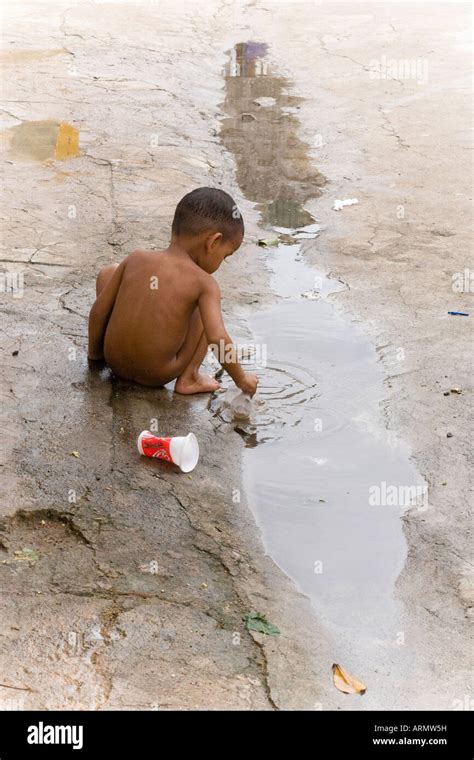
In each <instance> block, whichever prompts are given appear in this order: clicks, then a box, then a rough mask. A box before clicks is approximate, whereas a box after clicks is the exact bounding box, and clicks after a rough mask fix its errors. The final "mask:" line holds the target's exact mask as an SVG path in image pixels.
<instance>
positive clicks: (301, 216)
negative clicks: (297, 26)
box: [211, 43, 424, 654]
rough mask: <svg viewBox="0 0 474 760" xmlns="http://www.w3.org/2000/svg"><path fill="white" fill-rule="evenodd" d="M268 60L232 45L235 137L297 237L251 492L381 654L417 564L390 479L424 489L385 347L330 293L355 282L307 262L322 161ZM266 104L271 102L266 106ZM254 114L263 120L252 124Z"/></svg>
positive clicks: (230, 141)
mask: <svg viewBox="0 0 474 760" xmlns="http://www.w3.org/2000/svg"><path fill="white" fill-rule="evenodd" d="M266 55H267V50H266V47H265V46H264V45H261V44H259V43H242V44H241V45H237V46H236V48H235V49H234V51H232V53H231V55H230V62H229V65H228V69H227V76H226V93H227V94H226V101H225V105H224V109H225V110H226V111H227V113H229V114H230V117H229V118H228V119H225V120H224V129H223V132H222V139H223V142H224V144H225V145H226V147H227V148H228V149H229V150H231V151H232V152H233V153H234V155H235V158H236V162H237V177H238V180H239V183H240V187H241V189H242V191H243V193H244V194H245V195H246V196H247V197H248V198H250V199H251V200H253V201H254V202H255V203H257V204H258V207H259V208H260V210H261V215H262V223H263V224H264V225H266V226H267V227H269V228H270V231H269V235H268V236H269V237H271V235H272V234H274V233H276V234H280V235H281V234H282V235H284V236H286V237H284V238H283V242H280V243H279V244H278V245H277V246H274V247H269V248H266V249H263V250H265V254H266V265H267V266H268V268H269V270H270V273H271V286H272V289H273V290H274V291H275V292H276V293H277V294H278V295H280V296H281V300H280V302H279V303H278V305H276V306H273V307H271V308H268V309H266V310H264V311H260V312H259V313H254V314H252V315H251V316H250V318H249V326H250V328H251V330H252V332H253V335H254V341H255V343H256V344H257V345H264V346H265V348H266V355H267V357H268V358H267V366H266V367H264V368H257V372H258V374H259V376H260V384H259V389H258V398H259V403H258V404H255V406H254V413H253V418H252V420H251V423H252V425H251V427H248V428H245V426H243V427H242V426H239V425H237V426H236V427H237V432H239V433H240V434H241V435H243V437H244V438H245V439H246V443H247V446H246V449H245V451H244V462H243V464H244V486H245V490H246V493H247V496H248V500H249V503H250V505H251V507H252V509H253V510H254V512H255V515H256V518H257V521H258V523H259V525H260V527H261V530H262V534H263V540H264V544H265V547H266V549H267V551H268V552H269V553H270V555H271V556H272V557H273V558H274V560H275V561H276V562H277V563H278V564H279V565H280V567H281V568H282V569H283V570H284V571H285V572H286V573H287V574H288V575H289V576H290V577H292V578H293V579H294V581H295V582H296V584H297V586H298V587H299V588H300V589H301V590H302V591H303V592H304V593H306V594H307V595H308V596H309V597H310V598H311V600H312V602H313V605H314V607H315V608H316V610H317V612H318V617H319V619H320V620H324V619H325V620H326V622H327V624H328V625H329V626H330V628H331V630H332V631H334V632H337V641H338V643H339V644H340V645H341V646H342V647H344V645H343V644H342V642H345V645H347V651H348V652H349V651H351V649H350V648H351V644H355V643H356V644H357V648H358V651H359V652H361V651H364V649H365V650H366V651H367V652H369V651H370V652H372V654H373V646H374V645H375V642H380V641H385V642H386V641H388V640H389V641H393V642H394V641H395V639H396V634H397V626H399V625H400V623H399V609H398V606H397V604H396V602H395V600H394V597H393V590H394V584H395V581H396V579H397V577H398V575H399V573H400V571H401V570H402V568H403V565H404V562H405V557H406V545H405V539H404V535H403V531H402V523H401V519H400V518H401V515H402V513H403V508H404V507H403V499H401V501H400V504H401V506H399V507H397V506H390V505H388V504H386V505H384V504H383V502H384V493H385V496H386V490H385V492H384V485H383V484H384V483H385V484H386V486H385V488H387V487H390V486H395V487H397V488H398V487H399V486H406V487H410V488H414V489H415V491H414V492H413V491H412V494H413V493H415V494H416V495H419V494H420V493H421V491H416V488H417V487H418V488H422V487H423V486H424V483H423V481H422V479H421V478H420V477H419V475H418V473H417V472H416V470H415V469H414V467H413V466H412V465H411V463H410V461H409V452H408V450H407V448H405V447H404V446H403V445H402V444H400V443H399V442H398V441H394V440H393V439H392V438H391V437H390V435H389V434H388V433H387V431H386V430H385V427H384V424H383V419H382V416H381V402H382V400H383V398H384V389H383V374H382V370H381V368H380V365H379V364H378V363H377V355H376V352H375V349H374V347H373V346H372V344H371V343H370V342H369V341H368V340H367V339H366V337H365V336H364V335H363V334H362V332H361V331H360V330H359V329H358V328H357V327H356V326H355V325H354V324H352V323H349V322H348V321H346V319H344V318H343V317H342V316H341V315H340V314H339V313H338V311H337V310H336V309H335V307H334V306H333V304H332V303H331V302H330V300H328V299H327V296H328V295H329V294H330V293H332V292H335V291H336V290H339V289H341V288H343V287H344V285H342V284H341V283H339V282H337V281H334V280H332V279H330V278H328V277H327V276H326V274H325V273H323V272H318V271H315V270H313V269H312V268H311V267H309V266H308V265H307V264H306V263H305V260H304V256H303V255H302V245H305V244H306V245H308V244H309V245H314V244H315V243H304V241H303V239H300V240H299V242H296V241H297V240H298V233H297V230H298V229H299V228H301V227H304V226H307V225H310V224H314V222H315V220H314V219H313V217H311V215H310V214H308V212H307V211H305V209H304V207H303V203H304V201H305V200H306V199H308V198H310V197H314V196H315V194H316V192H317V183H315V181H314V178H315V177H317V178H320V177H321V175H319V174H318V173H315V172H314V170H313V169H312V168H311V167H310V162H309V159H308V158H307V155H306V153H307V146H305V145H304V143H302V142H301V141H300V140H299V138H298V137H297V134H296V131H297V129H298V122H297V120H296V118H295V117H294V116H293V115H291V114H290V115H289V116H285V117H284V118H283V114H282V112H283V109H285V108H287V107H290V106H292V105H294V103H295V101H297V99H296V98H290V97H289V95H288V94H287V88H288V83H287V82H286V81H285V80H284V79H283V78H282V77H278V76H275V75H274V74H273V73H272V70H271V68H270V66H269V64H268V62H267V60H266ZM257 58H260V60H259V62H257ZM256 98H257V99H258V98H265V99H268V100H264V101H263V102H265V103H267V102H268V103H271V105H269V106H264V107H263V106H259V105H256V104H255V103H254V101H255V99H256ZM270 99H271V100H270ZM258 109H261V110H258ZM242 113H250V114H255V115H256V116H258V118H257V119H255V120H249V121H246V120H244V121H242V119H241V114H242ZM261 113H263V114H265V116H264V117H263V118H261V116H260V114H261ZM302 167H304V171H302ZM302 177H304V179H302ZM320 182H321V180H320ZM315 191H316V192H315ZM281 228H285V229H283V230H282V229H281ZM315 231H317V228H316V227H314V228H311V229H310V232H311V237H312V236H313V234H312V233H314V232H315ZM280 239H281V238H280ZM264 353H265V352H263V351H262V352H261V355H264ZM249 369H250V370H251V369H252V367H251V366H250V367H249ZM216 403H217V407H216V406H214V407H213V406H212V405H211V408H213V409H214V411H215V412H216V413H217V414H218V413H219V408H218V401H217V402H216ZM377 488H378V489H379V491H377ZM377 500H378V501H379V502H381V503H379V504H378V505H377V504H373V505H372V504H371V501H373V502H377Z"/></svg>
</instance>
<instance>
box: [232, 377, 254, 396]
mask: <svg viewBox="0 0 474 760" xmlns="http://www.w3.org/2000/svg"><path fill="white" fill-rule="evenodd" d="M257 385H258V377H257V375H253V374H252V373H251V372H244V377H243V379H242V380H241V381H240V383H238V384H237V387H238V388H240V390H241V391H242V392H243V393H247V394H248V395H249V396H255V392H256V390H257Z"/></svg>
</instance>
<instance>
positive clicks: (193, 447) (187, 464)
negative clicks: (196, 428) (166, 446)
mask: <svg viewBox="0 0 474 760" xmlns="http://www.w3.org/2000/svg"><path fill="white" fill-rule="evenodd" d="M170 454H171V458H172V459H173V462H174V463H175V464H177V465H178V467H179V469H180V470H181V471H182V472H191V470H194V468H195V467H196V465H197V463H198V459H199V443H198V440H197V438H196V436H195V435H194V433H188V435H186V436H174V437H173V438H172V439H171V442H170Z"/></svg>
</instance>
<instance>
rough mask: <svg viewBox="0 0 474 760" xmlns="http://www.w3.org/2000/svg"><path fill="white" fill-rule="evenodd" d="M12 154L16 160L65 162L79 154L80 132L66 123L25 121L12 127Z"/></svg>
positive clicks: (10, 131) (9, 131) (10, 130)
mask: <svg viewBox="0 0 474 760" xmlns="http://www.w3.org/2000/svg"><path fill="white" fill-rule="evenodd" d="M8 133H9V134H10V136H11V142H10V152H11V154H12V155H13V156H15V157H16V158H27V159H34V160H36V161H46V160H47V159H48V158H53V159H55V160H56V161H64V160H66V159H68V158H75V157H76V156H79V155H80V152H79V132H78V130H77V129H75V128H74V127H73V126H71V124H68V123H67V122H65V121H62V122H57V121H52V120H45V121H23V122H22V123H21V124H17V125H16V126H15V127H10V129H9V130H8Z"/></svg>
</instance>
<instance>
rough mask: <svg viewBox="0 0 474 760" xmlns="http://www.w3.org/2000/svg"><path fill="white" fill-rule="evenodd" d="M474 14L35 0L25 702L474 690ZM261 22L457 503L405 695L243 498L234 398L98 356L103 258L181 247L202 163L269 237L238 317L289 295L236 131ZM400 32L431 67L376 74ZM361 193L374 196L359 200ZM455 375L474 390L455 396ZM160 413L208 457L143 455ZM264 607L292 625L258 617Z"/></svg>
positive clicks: (25, 392) (4, 344)
mask: <svg viewBox="0 0 474 760" xmlns="http://www.w3.org/2000/svg"><path fill="white" fill-rule="evenodd" d="M468 21H469V10H468V8H467V6H463V5H459V6H457V12H456V13H453V11H452V6H451V5H436V9H435V10H432V11H431V12H430V11H429V10H427V6H426V5H424V6H422V7H421V9H419V8H415V9H408V8H407V6H404V5H396V4H386V5H382V4H379V3H377V4H373V5H370V4H367V5H365V4H357V6H355V5H339V4H337V5H332V4H331V5H325V4H319V3H314V4H307V3H305V4H293V5H292V6H291V7H290V6H288V5H285V4H281V3H278V4H272V3H271V2H270V0H267V1H266V2H265V0H262V2H256V3H248V4H246V3H243V2H242V3H241V2H236V3H224V2H208V3H205V4H197V3H192V2H182V1H180V2H179V3H171V2H167V0H165V2H161V1H160V3H156V2H152V1H151V0H150V1H149V2H146V1H145V0H143V2H139V3H138V2H137V3H134V4H132V3H129V4H126V3H105V4H101V3H99V4H96V3H86V2H71V0H70V1H69V2H62V1H61V0H60V1H59V2H55V3H52V2H44V3H43V2H35V3H26V2H25V3H21V4H11V5H10V7H9V9H8V12H7V15H6V19H5V26H4V37H5V46H4V47H5V52H4V63H5V66H6V69H5V70H6V71H7V75H6V76H5V77H4V83H3V90H4V91H3V102H4V107H5V109H6V110H5V111H4V113H3V119H2V127H3V132H2V145H1V147H2V153H3V158H4V175H5V182H4V193H3V200H4V207H5V208H6V222H5V231H4V237H3V255H2V259H3V264H2V267H3V271H5V272H21V273H22V274H23V275H24V293H23V295H22V297H16V296H18V295H20V294H19V293H17V294H15V293H4V294H2V298H3V302H4V307H3V319H2V328H1V330H2V331H1V350H2V374H1V377H2V388H1V393H2V402H3V403H2V422H3V425H2V428H3V442H2V443H3V447H2V449H3V450H2V462H1V464H2V467H1V477H2V494H3V495H4V498H3V500H2V507H1V514H2V522H1V524H0V528H1V530H0V537H1V538H0V554H1V555H2V556H1V558H0V559H1V561H2V564H1V565H0V573H1V590H2V594H1V602H0V603H1V605H2V615H1V618H0V619H1V623H0V662H1V678H0V681H1V684H0V706H1V707H3V708H4V709H9V708H13V709H18V708H19V709H28V708H35V709H58V708H70V709H80V708H91V709H127V708H129V709H150V708H151V709H204V708H211V709H217V708H228V709H275V708H283V709H285V708H286V709H294V708H305V709H314V708H315V706H316V707H317V708H320V707H322V708H323V709H328V708H337V709H363V708H364V707H367V706H372V707H385V706H390V705H393V706H394V707H395V706H396V707H400V708H402V709H409V708H410V707H426V708H428V709H430V708H431V709H439V708H443V707H447V708H450V707H452V706H453V700H454V699H460V700H463V699H464V697H465V695H466V694H467V695H469V694H470V683H469V677H468V673H467V668H466V663H465V656H466V651H467V642H468V634H467V630H466V628H467V617H468V616H469V611H470V610H472V596H473V592H472V583H471V580H470V576H469V572H468V571H469V569H470V568H471V567H472V565H470V564H469V563H468V562H467V560H466V558H467V557H468V550H467V533H468V527H469V523H468V516H467V506H468V503H469V502H468V499H469V495H468V477H467V467H468V453H467V452H468V450H469V449H468V440H467V430H468V427H467V412H468V402H469V398H470V379H469V376H468V370H469V363H468V362H466V357H467V356H468V348H469V338H468V329H469V320H467V319H463V318H456V317H448V316H447V311H448V310H450V309H459V310H468V311H469V308H468V306H469V304H468V298H469V294H468V293H461V294H456V293H454V292H453V290H452V287H451V276H452V274H453V273H455V272H462V271H464V268H465V267H468V266H469V258H468V255H469V245H470V243H471V237H470V230H469V226H468V224H467V219H466V217H467V214H466V206H465V201H466V198H467V196H468V193H469V184H468V183H469V180H468V176H467V174H468V173H467V171H466V170H467V168H468V164H467V161H466V158H465V156H466V152H465V151H466V147H467V144H466V141H465V138H464V135H463V132H462V130H463V121H462V114H463V113H466V111H465V110H464V109H466V105H465V97H466V96H465V87H466V84H467V74H466V71H465V69H467V65H468V64H467V60H466V59H467V54H466V52H465V46H466V37H465V33H464V29H465V27H466V23H467V22H468ZM420 38H423V49H420ZM246 39H260V40H263V41H265V42H268V43H269V44H270V49H271V54H272V56H273V57H274V58H275V59H276V60H277V62H279V65H280V68H281V71H282V73H283V74H285V75H287V76H289V77H290V79H291V81H292V82H293V86H294V91H295V93H296V94H297V95H298V96H300V97H303V98H304V99H305V100H304V101H303V102H302V105H301V107H300V111H299V118H300V122H301V137H302V139H303V140H305V141H306V142H308V144H309V145H312V146H313V145H315V146H316V147H315V149H314V160H315V164H316V168H317V169H318V170H319V171H321V172H323V174H324V175H325V176H326V177H327V178H328V180H329V183H328V185H327V186H326V187H325V189H324V192H323V194H322V196H321V197H320V198H318V199H315V200H314V201H312V202H309V203H308V208H309V210H310V211H312V212H313V213H314V214H315V216H316V217H317V218H318V219H320V220H321V222H322V224H323V226H324V228H325V232H324V235H323V236H321V238H320V239H319V240H318V241H317V245H316V246H308V250H307V252H306V253H307V256H308V257H309V258H310V260H312V261H314V262H315V263H316V262H317V263H318V266H319V267H321V266H326V267H327V269H328V270H329V269H330V270H331V271H333V272H335V273H337V275H338V276H341V277H342V278H343V279H344V281H345V282H347V283H348V285H349V289H348V290H347V291H345V292H342V293H339V294H337V296H335V297H334V298H335V301H336V303H337V304H338V305H339V306H340V308H341V309H344V310H346V311H347V312H348V313H350V314H352V315H354V317H355V318H358V319H360V320H363V322H364V324H365V325H366V327H367V330H368V331H369V333H370V335H371V337H372V339H373V340H374V342H375V343H376V344H377V346H378V347H379V350H380V356H381V360H382V361H383V363H384V366H385V368H386V372H387V400H386V408H385V411H386V419H387V425H388V426H389V427H390V428H391V429H393V430H394V431H396V432H397V433H400V434H401V435H403V436H404V437H405V438H406V439H407V440H408V441H409V442H410V444H411V446H412V450H413V457H414V460H415V462H416V463H417V465H418V467H419V469H420V471H421V473H422V474H423V476H424V477H425V478H426V479H427V481H428V482H429V485H430V495H429V496H430V509H429V510H428V511H427V512H424V513H413V514H410V515H408V516H407V518H406V519H405V530H406V536H407V540H408V543H409V554H408V560H407V564H406V567H405V569H404V571H403V573H402V575H401V577H400V579H399V582H398V588H397V593H398V596H399V597H400V599H401V600H402V601H403V602H404V605H405V609H406V615H405V618H404V619H403V620H402V621H401V631H403V632H404V634H405V639H406V642H407V643H406V646H407V647H410V648H411V652H412V655H413V660H412V661H413V667H412V670H411V673H409V674H408V675H407V674H405V673H404V674H403V678H402V677H400V676H397V673H396V672H392V671H391V670H390V667H389V665H387V671H388V672H387V690H386V693H384V694H383V695H381V694H378V695H373V696H371V695H370V688H369V691H368V693H367V695H366V697H364V700H365V701H362V700H360V699H359V700H358V701H357V702H354V701H352V702H348V701H347V699H348V698H347V697H344V695H341V694H339V693H337V692H336V691H335V690H334V688H333V687H332V684H331V682H330V667H331V664H332V661H333V657H334V648H333V644H332V642H331V637H330V636H329V635H328V633H327V631H325V630H324V628H323V627H322V625H321V624H320V622H318V621H317V620H316V619H315V618H314V616H313V614H312V612H311V610H310V608H309V604H308V602H307V600H306V599H305V598H303V597H302V596H301V595H299V594H298V593H297V592H296V591H295V589H294V587H293V585H292V583H291V582H290V581H289V580H288V579H286V578H285V577H284V576H283V575H282V573H281V572H280V571H279V570H278V568H276V567H275V565H274V564H273V563H272V561H271V559H270V558H268V557H266V556H265V555H264V554H263V552H262V548H261V544H260V538H259V535H258V532H257V530H256V527H255V524H254V521H253V518H252V516H251V513H250V512H249V510H248V508H247V505H246V504H245V498H244V494H242V501H241V503H239V504H235V503H234V502H233V500H232V490H233V489H239V488H240V451H241V446H242V442H241V440H240V438H239V437H238V436H236V434H235V433H234V432H233V431H232V430H225V429H219V430H216V429H215V427H214V424H213V420H212V418H211V417H210V416H209V414H208V412H207V399H199V398H198V399H193V400H190V399H183V398H176V397H174V396H173V395H172V393H171V392H170V391H168V390H166V389H164V390H158V391H156V390H150V389H146V388H139V387H137V386H131V385H128V384H126V383H123V382H120V381H116V380H112V379H111V378H110V376H109V375H108V373H107V371H97V372H92V371H90V370H89V368H88V366H87V362H86V355H85V346H86V318H87V314H88V310H89V308H90V304H91V301H92V299H93V287H94V278H95V274H96V272H97V270H98V269H99V268H100V266H102V265H103V264H105V263H108V262H111V261H116V260H120V258H121V257H122V256H123V255H125V254H126V253H128V252H129V251H130V250H131V249H132V248H139V247H155V248H158V247H160V246H162V245H165V244H166V243H167V239H168V232H169V226H170V220H171V217H172V213H173V211H174V207H175V204H176V202H177V200H179V198H180V197H181V196H182V195H183V194H184V193H185V192H187V191H188V190H189V189H190V188H192V187H196V186H199V185H203V184H212V185H221V186H223V187H224V188H225V189H227V190H229V192H231V193H232V194H234V195H235V197H236V199H237V200H238V203H239V205H240V206H241V208H242V210H243V213H244V216H245V219H246V222H247V228H248V240H249V242H248V243H247V244H246V245H245V246H244V248H243V251H242V253H241V254H240V257H239V258H238V259H237V260H236V261H235V262H232V263H231V264H230V265H229V269H228V270H227V271H226V272H224V273H222V275H223V276H222V277H221V275H220V274H219V279H220V281H221V284H222V286H223V291H224V296H225V299H224V300H225V303H226V311H227V314H226V317H227V320H228V321H229V323H230V327H231V328H233V331H234V333H237V334H239V332H242V333H245V314H246V308H247V307H248V304H249V303H251V302H253V301H255V300H256V299H260V300H265V299H266V298H269V297H271V296H270V295H269V294H268V293H267V289H266V284H267V275H266V273H265V269H264V267H263V261H262V253H261V252H257V253H256V252H255V246H254V243H253V241H254V240H255V238H256V236H257V235H258V234H259V230H258V228H257V218H258V215H257V213H256V211H255V209H254V208H253V205H252V204H251V203H249V202H248V201H246V199H245V198H242V197H241V193H240V191H239V188H238V187H237V185H236V180H235V166H234V162H233V158H232V156H231V155H229V153H228V152H227V151H225V150H224V149H223V147H222V144H221V142H220V139H219V130H220V120H219V117H220V116H222V115H223V114H222V111H221V108H222V102H223V79H222V67H223V65H224V63H225V60H226V55H225V52H226V50H229V49H230V48H231V47H232V45H233V44H235V43H236V42H239V41H241V40H246ZM384 54H385V55H387V56H391V57H394V58H401V57H402V58H410V59H417V58H422V59H427V60H428V61H429V78H428V82H427V83H425V84H423V85H419V84H418V83H417V82H416V81H413V80H412V79H409V80H400V79H396V78H395V79H393V78H392V77H389V78H387V79H380V80H375V81H374V80H372V79H370V77H369V71H370V61H371V60H373V59H381V57H382V56H383V55H384ZM447 101H448V102H449V106H448V105H447ZM27 120H30V121H31V120H55V121H57V122H62V121H64V122H68V123H70V124H72V125H73V126H74V127H75V128H76V129H78V130H79V133H80V149H81V155H80V156H79V157H78V158H74V159H71V160H69V161H64V162H59V161H54V160H49V161H42V162H38V161H33V160H25V159H19V158H18V157H15V156H14V155H13V154H12V148H11V134H12V133H11V128H12V127H15V126H16V125H18V124H19V123H20V122H22V121H27ZM318 135H320V136H321V138H322V140H318V141H316V142H315V137H317V136H318ZM321 142H322V145H321ZM354 196H356V197H358V198H359V206H357V207H352V208H350V209H344V210H343V211H342V212H340V213H335V212H333V211H332V210H331V206H332V200H333V198H336V197H339V198H345V197H354ZM401 208H402V209H403V216H401V214H402V212H401V210H400V209H401ZM236 282H237V283H238V287H236ZM400 348H402V349H403V352H402V353H400V351H399V349H400ZM399 356H403V359H402V360H400V359H399V358H397V357H399ZM455 385H458V386H461V387H462V388H463V393H462V395H461V396H459V397H457V396H454V395H453V396H449V397H444V396H443V391H444V390H445V389H446V388H449V387H453V386H455ZM154 419H157V420H158V421H159V425H160V428H161V429H163V430H168V431H169V432H170V433H176V432H178V431H181V430H183V429H192V430H194V431H195V432H196V434H197V435H198V438H199V440H200V444H201V448H202V451H203V452H205V453H204V456H203V457H202V461H201V462H200V465H199V468H198V469H197V470H196V471H195V472H193V474H192V476H190V477H187V476H184V475H182V474H180V473H178V472H175V471H174V470H172V469H170V468H167V467H165V466H163V467H160V466H158V467H157V466H156V463H153V462H148V461H144V460H141V459H140V458H139V457H138V454H137V453H136V450H135V437H136V434H137V432H139V431H140V430H142V429H144V428H146V427H148V426H149V425H150V421H151V420H154ZM447 432H452V433H453V438H449V439H447V438H446V433H447ZM73 451H74V452H78V453H79V456H74V455H72V454H71V452H73ZM25 547H33V548H34V549H35V551H36V552H37V554H38V556H39V559H35V558H31V557H30V558H29V559H28V558H26V559H25V558H24V556H23V555H22V551H23V550H24V548H25ZM15 552H17V553H15ZM151 563H152V564H151ZM257 609H258V610H260V611H261V612H264V613H265V614H266V615H267V616H268V618H269V619H270V620H271V621H272V622H275V623H276V624H277V625H278V626H279V628H280V629H281V631H282V635H281V636H280V637H278V638H270V637H261V636H260V635H259V634H254V635H251V634H250V633H248V632H247V631H246V630H245V628H244V625H243V623H242V619H241V618H242V614H244V613H245V612H249V611H251V610H257ZM359 675H361V674H359ZM394 684H396V695H395V696H394V694H393V689H394ZM370 700H372V701H370Z"/></svg>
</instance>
